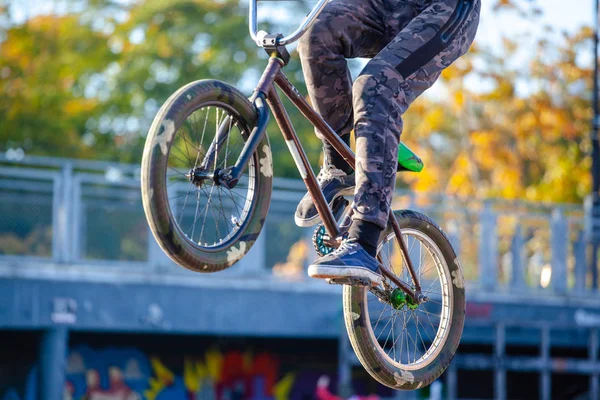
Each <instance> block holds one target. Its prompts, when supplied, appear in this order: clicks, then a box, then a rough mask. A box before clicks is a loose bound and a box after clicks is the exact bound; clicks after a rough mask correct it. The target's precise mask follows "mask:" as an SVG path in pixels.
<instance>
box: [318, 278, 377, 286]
mask: <svg viewBox="0 0 600 400" xmlns="http://www.w3.org/2000/svg"><path fill="white" fill-rule="evenodd" d="M325 282H327V283H329V284H330V285H349V286H373V284H372V283H371V281H369V280H368V279H364V278H352V277H348V278H327V279H325Z"/></svg>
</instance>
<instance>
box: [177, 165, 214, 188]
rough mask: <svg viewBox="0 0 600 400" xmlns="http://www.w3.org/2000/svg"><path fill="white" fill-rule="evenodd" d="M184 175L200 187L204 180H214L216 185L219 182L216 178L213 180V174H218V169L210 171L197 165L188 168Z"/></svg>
mask: <svg viewBox="0 0 600 400" xmlns="http://www.w3.org/2000/svg"><path fill="white" fill-rule="evenodd" d="M185 176H186V178H188V179H189V181H190V182H192V183H193V184H194V185H196V186H197V187H201V186H202V185H204V183H205V182H206V181H212V182H215V183H216V184H217V185H218V184H219V182H218V179H217V180H215V176H219V174H218V171H214V172H210V171H206V170H205V169H203V168H200V167H198V168H192V169H190V172H188V173H187V174H185Z"/></svg>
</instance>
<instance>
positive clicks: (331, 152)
mask: <svg viewBox="0 0 600 400" xmlns="http://www.w3.org/2000/svg"><path fill="white" fill-rule="evenodd" d="M341 138H342V140H343V141H344V142H345V143H346V144H347V145H348V146H350V134H347V135H344V136H341ZM323 154H325V165H332V166H334V167H336V168H337V169H340V170H342V171H344V172H345V173H346V174H350V173H352V167H351V166H350V165H349V164H348V163H347V162H346V160H344V158H343V157H342V156H341V155H339V153H338V152H337V151H335V149H334V148H333V146H332V145H331V144H329V142H325V141H324V142H323Z"/></svg>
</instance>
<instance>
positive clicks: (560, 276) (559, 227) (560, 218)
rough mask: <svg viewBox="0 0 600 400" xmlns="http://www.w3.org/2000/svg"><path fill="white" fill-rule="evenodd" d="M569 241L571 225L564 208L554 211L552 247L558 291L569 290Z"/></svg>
mask: <svg viewBox="0 0 600 400" xmlns="http://www.w3.org/2000/svg"><path fill="white" fill-rule="evenodd" d="M568 243H569V225H568V221H567V219H566V218H565V215H564V213H563V211H562V209H561V208H560V207H559V208H555V209H554V210H553V211H552V222H551V239H550V247H551V248H552V261H551V264H552V278H551V282H552V287H553V289H554V291H555V292H557V293H564V292H566V291H567V247H568Z"/></svg>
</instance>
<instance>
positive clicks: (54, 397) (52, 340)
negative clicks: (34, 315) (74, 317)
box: [39, 326, 69, 400]
mask: <svg viewBox="0 0 600 400" xmlns="http://www.w3.org/2000/svg"><path fill="white" fill-rule="evenodd" d="M68 340H69V332H68V330H67V328H65V327H64V326H55V327H52V328H50V329H48V330H46V331H45V332H43V333H42V340H41V346H40V366H41V368H40V378H39V379H40V398H41V399H43V400H60V399H62V398H63V389H64V386H65V372H66V370H67V349H68Z"/></svg>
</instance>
